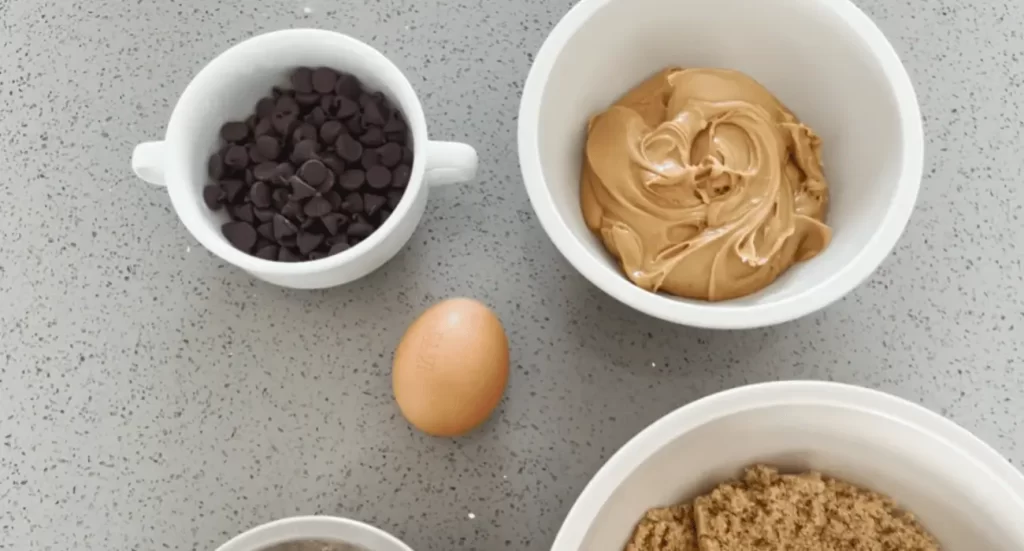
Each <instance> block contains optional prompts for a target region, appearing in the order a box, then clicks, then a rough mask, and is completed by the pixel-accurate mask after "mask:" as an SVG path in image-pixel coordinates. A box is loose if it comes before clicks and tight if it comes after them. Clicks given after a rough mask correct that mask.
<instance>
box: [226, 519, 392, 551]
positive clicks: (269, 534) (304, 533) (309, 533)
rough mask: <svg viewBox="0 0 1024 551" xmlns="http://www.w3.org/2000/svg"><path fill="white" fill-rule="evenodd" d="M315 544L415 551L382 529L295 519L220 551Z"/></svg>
mask: <svg viewBox="0 0 1024 551" xmlns="http://www.w3.org/2000/svg"><path fill="white" fill-rule="evenodd" d="M311 541H315V542H324V543H334V544H347V545H349V546H352V547H355V549H358V551H412V549H411V548H409V546H408V545H406V544H404V543H402V541H401V540H399V539H398V538H396V537H394V536H392V535H391V534H388V533H387V532H385V531H383V530H381V529H380V528H375V527H373V526H370V525H369V524H366V523H363V522H359V521H358V520H351V519H347V518H340V517H330V516H305V517H291V518H284V519H281V520H275V521H274V522H268V523H267V524H262V525H260V526H257V527H255V528H253V529H251V530H249V531H247V532H244V533H242V534H239V535H238V536H235V537H234V538H232V539H231V540H229V541H228V542H227V543H225V544H224V545H221V546H220V547H218V548H217V551H273V550H274V548H275V547H277V546H279V545H283V544H289V543H291V544H293V543H300V542H311ZM345 551H348V549H346V550H345Z"/></svg>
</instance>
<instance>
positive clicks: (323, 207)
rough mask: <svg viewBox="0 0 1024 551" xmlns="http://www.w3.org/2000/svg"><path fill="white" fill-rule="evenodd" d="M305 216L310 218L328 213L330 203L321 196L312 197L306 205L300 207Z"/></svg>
mask: <svg viewBox="0 0 1024 551" xmlns="http://www.w3.org/2000/svg"><path fill="white" fill-rule="evenodd" d="M302 210H303V211H304V212H305V213H306V216H309V217H310V218H319V217H321V216H323V215H325V214H330V212H331V203H330V201H328V200H327V199H324V198H323V197H314V198H312V199H310V200H309V202H308V203H306V206H305V207H303V209H302Z"/></svg>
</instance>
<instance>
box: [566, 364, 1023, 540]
mask: <svg viewBox="0 0 1024 551" xmlns="http://www.w3.org/2000/svg"><path fill="white" fill-rule="evenodd" d="M759 462H761V463H768V464H772V465H776V466H779V467H780V468H783V469H785V470H793V471H802V470H809V469H815V470H819V471H822V472H824V473H825V474H828V475H832V476H835V477H838V478H841V479H845V480H848V481H850V482H852V483H854V484H858V485H861V486H864V487H867V488H871V489H874V490H876V491H879V492H882V493H884V494H887V495H889V496H891V497H892V498H893V499H895V500H896V501H897V502H898V503H899V504H900V505H901V506H903V507H904V508H905V509H906V510H908V511H910V512H912V513H914V514H916V515H917V516H918V518H919V519H920V521H921V522H922V523H923V524H924V526H925V527H926V528H927V529H928V530H929V531H930V532H931V533H932V534H934V535H935V537H936V538H937V539H938V541H939V543H940V545H941V547H942V549H944V550H945V551H977V550H980V549H984V550H986V551H1015V550H1020V549H1024V523H1021V519H1024V477H1022V476H1021V474H1020V473H1019V472H1017V471H1016V470H1014V468H1013V467H1012V466H1011V465H1010V464H1009V462H1007V461H1006V460H1005V459H1003V458H1002V457H1001V456H1000V455H999V454H998V453H996V452H995V451H994V450H992V448H990V447H988V446H987V445H986V444H985V443H983V442H982V441H980V440H978V439H977V438H975V437H974V436H972V435H971V434H970V433H968V432H967V431H965V430H964V429H962V428H960V427H959V426H957V425H955V424H954V423H952V422H951V421H948V420H946V419H944V418H942V417H940V416H939V415H936V414H935V413H932V412H931V411H929V410H926V409H924V408H922V407H920V406H917V405H915V404H912V403H910V402H907V401H905V400H901V399H899V398H895V397H893V396H890V395H887V394H884V393H881V392H877V391H873V390H868V389H864V388H859V387H853V386H847V385H842V384H837V383H826V382H802V381H796V382H777V383H764V384H759V385H752V386H747V387H741V388H737V389H733V390H728V391H725V392H721V393H719V394H715V395H713V396H709V397H707V398H704V399H702V400H698V401H696V402H693V403H691V404H689V405H687V406H684V407H682V408H680V409H678V410H676V411H674V412H672V413H670V414H668V415H666V416H665V417H663V418H661V419H660V420H658V421H657V422H655V423H654V424H653V425H651V426H650V427H648V428H646V429H644V430H643V432H641V433H640V434H638V435H637V436H636V437H634V438H633V439H632V440H630V441H629V442H628V443H626V445H625V446H623V447H622V449H620V450H619V451H618V452H616V453H615V455H614V456H612V458H611V459H609V460H608V462H607V463H606V464H605V465H604V467H602V468H601V470H600V471H598V473H597V475H595V476H594V478H593V480H591V481H590V483H589V484H588V485H587V486H586V488H584V490H583V493H581V494H580V496H579V498H577V500H576V504H575V505H573V507H572V509H571V510H570V511H569V515H568V517H566V519H565V523H564V524H563V525H562V528H561V530H560V531H559V532H558V536H557V537H556V539H555V543H554V545H553V546H552V550H553V551H622V548H623V547H624V545H625V542H626V541H627V539H628V538H629V537H630V535H631V533H632V530H633V527H634V526H635V524H636V523H637V521H639V520H640V517H641V516H642V515H643V513H644V511H645V510H647V509H648V508H651V507H656V506H664V505H669V504H673V503H678V502H681V501H685V500H689V499H692V498H693V497H695V496H696V495H698V494H700V493H702V492H706V491H709V490H710V489H712V488H713V487H714V486H716V485H717V484H719V483H721V482H723V481H725V480H726V479H728V478H730V477H734V476H736V475H738V474H739V473H740V471H741V469H742V468H743V467H745V466H748V465H751V464H754V463H759Z"/></svg>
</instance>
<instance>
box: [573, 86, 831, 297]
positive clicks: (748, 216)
mask: <svg viewBox="0 0 1024 551" xmlns="http://www.w3.org/2000/svg"><path fill="white" fill-rule="evenodd" d="M820 147H821V140H820V139H819V138H818V136H817V135H815V134H814V132H813V131H811V129H810V128H808V127H806V126H804V125H803V124H801V123H800V121H798V120H797V118H796V117H795V116H794V115H793V113H792V112H790V111H789V109H787V108H786V107H785V106H784V105H782V103H780V102H779V101H778V100H777V99H776V98H775V97H774V96H773V95H772V94H771V93H770V92H768V90H766V89H765V88H764V87H763V86H761V85H760V84H758V83H757V82H756V81H755V80H753V79H752V78H750V77H748V76H746V75H744V74H742V73H739V72H737V71H731V70H725V69H679V68H670V69H666V70H663V71H662V72H660V73H658V74H657V75H655V76H654V77H652V78H650V79H648V80H647V81H646V82H644V83H642V84H641V85H639V86H638V87H636V88H634V89H633V90H632V91H630V92H629V93H628V94H626V96H625V97H623V98H622V99H620V100H619V101H618V102H616V103H615V104H614V105H613V106H612V107H610V108H609V109H608V110H607V111H605V112H603V113H601V114H599V115H597V116H595V117H594V118H593V119H591V121H590V125H589V131H588V136H587V143H586V152H585V158H584V163H583V171H582V176H581V184H580V200H581V203H582V209H583V216H584V218H585V220H586V223H587V226H588V227H589V228H590V229H591V230H592V231H594V232H595V233H596V234H597V235H598V236H599V237H600V238H601V240H602V241H603V242H604V245H605V247H606V248H607V249H608V251H609V252H610V253H611V254H612V255H614V256H615V257H616V258H617V259H618V260H619V262H620V264H621V266H622V269H623V271H624V272H625V274H626V276H627V277H628V278H629V279H630V280H631V281H633V283H635V284H636V285H638V286H640V287H642V288H644V289H647V290H649V291H663V292H666V293H670V294H673V295H677V296H681V297H688V298H696V299H705V300H712V301H717V300H726V299H731V298H737V297H742V296H745V295H749V294H751V293H754V292H755V291H758V290H760V289H762V288H764V287H765V286H767V285H768V284H770V283H771V282H772V281H775V279H776V278H777V277H778V276H779V274H781V273H782V272H784V271H785V270H786V269H787V268H789V266H791V265H792V264H794V263H796V262H800V261H803V260H807V259H809V258H812V257H814V256H815V255H817V254H818V253H820V252H821V251H822V250H823V249H824V248H825V247H826V246H828V243H829V241H830V239H831V236H832V231H831V229H830V228H829V227H828V226H826V225H825V223H824V219H825V213H826V210H827V206H828V184H827V182H826V181H825V177H824V175H823V174H822V168H821V153H820Z"/></svg>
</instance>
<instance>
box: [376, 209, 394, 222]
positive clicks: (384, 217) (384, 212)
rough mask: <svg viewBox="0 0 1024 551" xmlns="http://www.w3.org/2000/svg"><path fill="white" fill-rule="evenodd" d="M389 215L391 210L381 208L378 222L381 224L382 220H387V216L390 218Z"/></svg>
mask: <svg viewBox="0 0 1024 551" xmlns="http://www.w3.org/2000/svg"><path fill="white" fill-rule="evenodd" d="M390 217H391V211H390V210H388V209H381V211H380V216H378V218H380V223H381V224H383V223H384V222H387V220H388V218H390Z"/></svg>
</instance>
